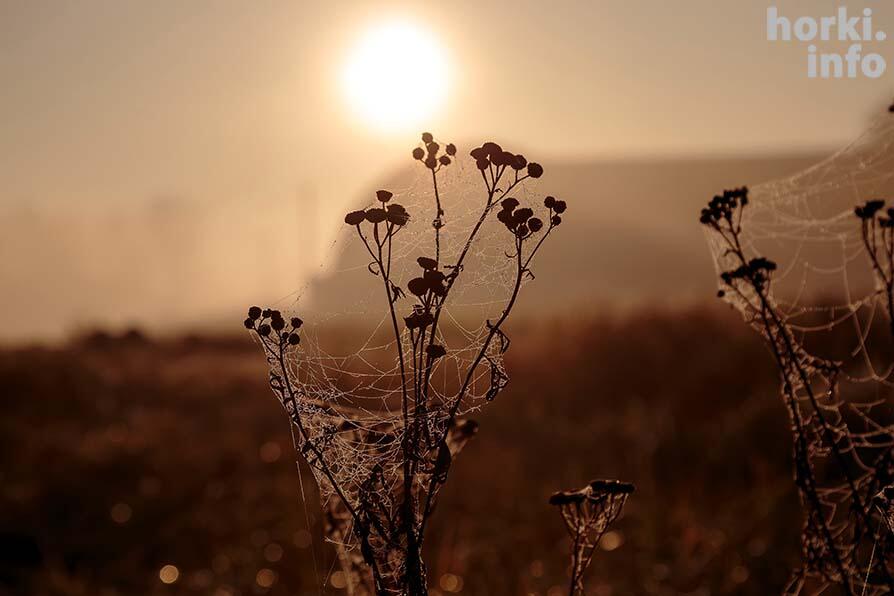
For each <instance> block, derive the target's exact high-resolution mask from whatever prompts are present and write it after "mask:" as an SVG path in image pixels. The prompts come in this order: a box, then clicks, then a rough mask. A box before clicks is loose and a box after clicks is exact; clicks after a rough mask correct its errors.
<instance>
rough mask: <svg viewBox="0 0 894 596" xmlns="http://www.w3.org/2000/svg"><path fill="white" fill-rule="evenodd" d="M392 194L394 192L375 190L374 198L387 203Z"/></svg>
mask: <svg viewBox="0 0 894 596" xmlns="http://www.w3.org/2000/svg"><path fill="white" fill-rule="evenodd" d="M393 196H394V193H392V192H389V191H387V190H377V191H376V198H377V199H378V200H379V201H381V202H382V203H387V202H388V201H390V200H391V197H393Z"/></svg>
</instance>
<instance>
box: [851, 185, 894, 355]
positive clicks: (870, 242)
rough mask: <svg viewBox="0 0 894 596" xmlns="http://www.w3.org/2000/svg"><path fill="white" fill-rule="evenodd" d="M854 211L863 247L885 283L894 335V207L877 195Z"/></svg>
mask: <svg viewBox="0 0 894 596" xmlns="http://www.w3.org/2000/svg"><path fill="white" fill-rule="evenodd" d="M854 214H855V215H856V216H857V218H858V219H859V220H860V228H861V234H862V237H863V247H864V249H865V250H866V255H867V256H868V257H869V262H870V263H871V264H872V270H873V272H874V273H875V276H876V279H877V280H878V283H879V285H880V286H881V288H880V290H879V291H880V292H881V293H882V294H883V296H884V300H885V310H886V311H887V313H888V321H889V324H890V328H891V337H892V339H894V207H889V208H888V209H887V211H885V201H884V200H883V199H873V200H871V201H867V202H866V203H865V204H864V205H862V206H857V207H855V208H854Z"/></svg>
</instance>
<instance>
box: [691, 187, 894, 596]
mask: <svg viewBox="0 0 894 596" xmlns="http://www.w3.org/2000/svg"><path fill="white" fill-rule="evenodd" d="M749 205H750V202H749V190H748V189H747V188H740V189H735V190H729V191H725V192H724V193H723V194H722V195H719V196H716V197H714V198H713V199H712V200H711V201H710V203H709V204H708V206H707V207H706V208H705V209H703V210H702V212H701V217H700V222H701V223H702V224H703V225H704V226H706V227H707V228H708V229H709V230H710V233H711V235H712V239H713V240H714V241H716V242H717V244H718V247H719V248H718V253H719V254H720V259H719V262H722V263H724V264H726V265H728V266H729V267H730V268H728V269H726V270H723V271H721V273H720V279H721V290H720V292H719V295H720V296H721V297H724V298H727V299H728V300H730V301H731V302H732V303H734V304H735V305H736V306H738V307H739V308H740V310H742V312H743V313H744V314H745V316H746V319H747V320H748V322H749V323H751V324H752V325H753V326H755V327H756V328H757V329H759V330H760V332H761V333H762V335H763V336H764V338H765V339H766V340H767V344H768V345H769V347H770V350H771V352H772V354H773V357H774V360H775V363H776V365H777V367H778V369H779V371H780V374H781V378H782V395H783V400H784V403H785V406H786V408H787V411H788V415H789V420H790V423H791V431H792V436H793V456H794V464H795V466H794V467H795V472H794V479H795V485H796V486H797V489H798V492H799V494H800V498H801V502H802V505H803V507H804V509H805V514H806V515H805V522H804V528H803V534H802V549H803V556H804V564H803V567H802V568H801V569H799V570H797V571H796V572H795V573H794V574H793V577H792V580H791V582H790V584H789V586H788V587H787V590H786V592H787V593H799V592H801V591H803V590H805V589H806V590H808V592H809V593H819V592H820V591H823V590H825V589H826V588H828V587H830V586H837V587H838V588H839V589H840V590H841V591H842V592H843V593H845V594H866V593H872V594H881V593H889V592H891V591H892V590H894V578H892V572H891V559H890V558H888V557H886V556H881V557H879V556H875V544H876V542H877V540H878V539H879V538H880V537H879V534H878V527H879V521H878V520H875V519H873V518H874V516H877V515H878V514H879V513H880V512H883V513H884V515H882V517H883V518H885V519H887V515H888V512H889V511H890V508H889V507H888V506H887V501H884V500H883V498H884V496H885V495H886V494H887V493H885V492H884V491H882V489H883V488H884V487H886V486H889V485H890V484H891V482H892V479H894V461H892V455H894V454H892V448H894V425H892V424H891V422H890V416H888V415H887V414H886V412H885V411H884V409H883V408H879V406H880V405H882V404H883V402H884V400H878V399H873V400H870V401H856V400H849V399H846V398H845V397H844V396H843V395H842V390H841V379H842V378H843V377H847V373H846V371H845V369H844V365H843V363H842V362H840V361H833V360H831V359H827V358H821V357H818V356H816V355H815V354H814V353H813V352H812V350H811V349H809V348H808V346H807V344H805V340H806V338H807V336H808V335H809V333H810V332H813V331H816V330H818V329H819V330H834V329H835V325H834V320H833V323H824V324H821V325H820V324H815V325H813V326H812V327H807V326H806V325H798V324H796V323H795V322H794V321H795V318H796V315H797V314H800V313H799V312H798V311H796V310H795V309H793V308H791V307H789V308H788V309H786V308H783V307H782V306H781V305H780V303H779V302H778V301H777V300H776V299H775V297H774V294H773V291H772V287H773V284H774V280H775V275H776V273H777V271H778V266H777V264H776V263H775V262H773V261H771V260H769V259H767V258H766V257H764V256H762V255H755V254H749V250H751V249H752V248H753V247H752V246H751V245H749V244H747V243H746V241H744V240H743V223H742V222H743V214H744V213H746V210H747V209H748V208H749ZM882 206H883V204H882V203H881V202H880V201H870V202H869V203H867V204H866V205H865V206H862V207H858V208H857V209H856V214H857V216H858V217H859V218H860V221H861V225H862V237H863V240H864V243H865V250H866V252H867V254H868V256H869V258H870V260H871V262H872V264H873V269H874V270H875V272H876V274H877V275H878V277H879V281H880V283H881V285H882V288H881V290H880V292H883V293H885V292H886V293H887V296H886V300H885V301H886V303H887V305H888V311H887V313H888V316H889V317H890V316H891V310H890V304H891V255H892V250H891V246H892V244H891V224H890V223H889V222H890V219H887V218H885V219H877V217H876V216H877V214H878V212H879V211H880V210H881V208H882ZM826 227H827V228H828V227H829V226H828V224H827V226H826ZM861 306H862V303H858V304H857V305H856V306H854V307H852V308H851V311H852V312H853V311H856V310H857V309H858V308H860V307H861ZM892 334H894V326H892ZM867 335H868V332H867ZM862 341H864V342H865V341H866V338H865V337H863V338H862ZM861 347H863V349H864V350H865V343H864V344H861ZM877 381H878V383H879V384H880V385H881V386H887V381H886V379H885V378H884V376H882V377H879V378H878V379H877ZM880 491H882V492H881V495H882V500H880V499H879V498H875V499H873V497H874V496H875V495H876V494H877V493H879V492H880ZM873 504H875V507H873ZM880 504H881V505H882V507H880V506H879V505H880ZM884 540H887V538H885V539H884ZM870 549H871V554H870ZM883 552H884V549H883ZM867 565H868V567H869V569H868V570H867Z"/></svg>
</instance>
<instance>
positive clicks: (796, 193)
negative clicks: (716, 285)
mask: <svg viewBox="0 0 894 596" xmlns="http://www.w3.org/2000/svg"><path fill="white" fill-rule="evenodd" d="M891 197H894V115H891V114H886V115H885V116H884V117H881V118H879V119H877V120H876V121H875V122H874V123H873V124H872V125H871V127H870V128H869V130H868V131H866V132H865V133H864V134H863V135H862V136H861V137H860V138H858V139H857V140H856V141H855V142H853V143H852V144H850V145H849V146H847V147H845V148H844V149H842V150H841V151H839V152H837V153H836V154H834V155H832V156H831V157H829V158H828V159H826V160H825V161H823V162H821V163H819V164H817V165H816V166H814V167H812V168H810V169H808V170H806V171H804V172H802V173H799V174H797V175H794V176H792V177H790V178H786V179H783V180H777V181H772V182H769V183H766V184H761V185H759V186H756V187H753V188H751V189H750V190H749V192H748V193H747V207H742V208H741V211H740V212H739V213H738V214H739V215H740V216H741V228H740V229H741V234H740V240H741V248H742V252H743V253H744V255H745V256H746V260H748V259H754V258H758V257H764V258H766V259H769V260H771V261H772V262H773V263H775V264H776V268H775V270H772V269H771V270H770V271H772V273H771V281H770V282H769V284H768V285H767V289H766V297H767V300H768V308H769V310H770V311H771V312H773V313H775V314H776V315H778V321H779V324H778V326H775V325H773V324H769V325H768V323H767V318H765V317H764V316H762V314H765V312H766V311H763V313H762V308H761V306H760V304H761V302H760V296H759V292H758V291H756V290H755V288H754V287H747V284H740V285H735V282H734V283H733V284H730V283H728V282H727V283H722V284H721V290H722V293H723V296H724V298H725V300H727V301H728V302H729V303H730V304H731V305H732V306H733V307H735V308H736V309H738V310H739V311H740V312H741V313H742V315H743V317H744V318H745V320H746V322H748V323H749V324H750V325H752V326H753V327H754V328H755V329H757V330H758V331H759V332H760V333H761V334H762V335H763V336H764V338H765V339H766V340H767V342H768V343H769V344H770V345H771V346H772V347H773V348H774V350H776V353H778V352H784V354H783V357H782V358H781V359H779V360H778V361H777V364H779V366H780V369H781V376H782V384H783V394H784V397H786V396H789V395H790V396H791V398H792V399H791V401H792V408H791V409H790V415H791V416H792V424H793V429H795V428H796V427H797V428H799V429H801V430H799V431H798V433H800V434H798V433H796V436H801V437H802V438H804V441H803V443H802V442H799V441H796V442H795V459H796V478H795V479H796V482H797V484H798V486H799V490H800V491H801V492H802V500H803V501H804V502H805V508H807V509H808V513H807V516H806V517H807V520H806V522H805V529H804V535H803V540H802V545H803V548H804V558H805V567H804V569H803V570H801V571H799V572H797V573H796V574H795V577H794V579H793V581H792V585H791V586H790V588H789V589H790V591H792V592H796V591H799V590H801V589H807V590H808V591H810V593H814V592H812V591H811V590H819V589H820V588H823V587H825V586H828V585H829V584H838V585H847V590H846V592H847V593H861V592H862V593H888V591H889V590H890V589H891V585H892V583H891V578H890V569H891V566H890V563H891V559H890V557H889V559H888V560H884V559H882V560H878V561H876V565H877V567H874V568H873V569H871V570H870V571H871V574H870V575H869V576H867V577H868V579H867V578H864V577H862V576H863V574H865V571H866V565H867V559H869V553H868V547H867V543H868V545H869V546H871V545H872V543H873V541H874V539H875V536H874V535H873V531H872V528H871V527H869V526H870V523H869V518H870V516H871V515H872V511H871V508H870V507H869V504H870V503H871V501H872V497H873V495H875V494H876V493H878V492H879V491H880V490H881V489H883V488H884V487H885V486H888V485H890V484H891V482H892V480H894V468H892V462H891V460H892V447H894V425H892V423H894V409H892V398H894V390H892V388H894V375H892V371H894V347H892V346H894V325H892V323H891V312H890V305H889V303H888V300H889V296H888V293H887V292H886V288H885V284H884V283H883V279H882V278H881V277H880V275H878V274H877V272H876V270H875V269H874V268H873V265H872V262H871V260H870V258H869V256H868V254H867V251H866V244H865V242H864V236H863V228H862V227H861V220H860V219H859V218H858V217H857V216H856V215H855V207H856V206H860V205H864V204H865V203H866V202H867V201H870V200H874V199H885V198H887V199H888V206H894V204H892V202H891V200H890V199H891ZM733 224H734V220H733ZM707 229H708V231H707V239H708V244H709V246H710V250H711V252H712V255H713V257H714V262H715V266H716V269H717V273H718V274H723V273H724V272H731V271H734V270H736V268H737V267H740V266H741V265H743V264H744V263H743V261H742V259H741V258H740V256H739V255H737V254H736V253H735V251H733V250H731V249H730V244H729V243H728V241H727V239H725V238H724V237H723V236H722V235H721V234H720V233H718V231H717V230H716V229H711V228H707ZM887 271H888V275H889V276H890V264H889V265H887ZM731 289H732V290H733V291H731ZM786 399H787V397H786ZM814 481H815V486H813V485H812V483H813V482H814ZM814 488H815V489H816V490H815V494H816V499H815V501H814V502H812V503H808V501H810V499H809V498H808V496H809V493H810V492H811V490H813V489H814ZM830 543H834V546H831V545H830ZM885 551H886V552H888V553H890V552H891V551H892V549H890V548H887V549H883V552H885ZM836 559H840V562H839V563H837V564H833V562H834V561H835V560H836ZM861 568H862V573H861ZM842 570H843V571H842ZM857 577H861V579H860V580H856V578H857ZM864 580H865V583H864ZM811 581H813V582H814V583H813V584H811V583H810V582H811Z"/></svg>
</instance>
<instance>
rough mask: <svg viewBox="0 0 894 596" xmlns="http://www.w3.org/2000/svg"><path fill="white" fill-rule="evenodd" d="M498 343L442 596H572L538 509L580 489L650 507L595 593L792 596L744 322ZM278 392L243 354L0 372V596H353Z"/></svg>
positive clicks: (192, 341)
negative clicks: (622, 491)
mask: <svg viewBox="0 0 894 596" xmlns="http://www.w3.org/2000/svg"><path fill="white" fill-rule="evenodd" d="M236 324H238V323H236ZM234 326H235V325H234ZM509 332H510V335H511V336H512V338H513V343H512V349H511V350H510V352H509V354H508V366H509V370H510V373H511V375H512V380H511V383H510V386H509V388H508V389H507V391H506V392H504V393H503V394H502V395H501V396H500V397H499V398H498V400H497V401H496V403H494V404H493V405H492V406H491V407H490V408H489V409H488V410H487V411H486V412H484V413H483V414H481V415H480V416H478V420H479V421H480V422H481V425H482V426H481V432H480V433H479V436H478V438H476V439H475V440H474V441H473V442H472V443H471V444H470V445H469V446H468V447H467V448H466V450H465V451H464V452H463V454H462V455H461V457H460V459H459V460H458V461H457V464H456V465H455V466H454V468H453V471H452V475H451V479H450V481H449V482H448V484H447V489H446V490H445V493H444V497H443V499H442V501H441V503H440V506H439V507H440V509H439V511H438V512H437V513H436V515H435V520H434V521H435V524H434V527H433V529H432V530H431V531H430V532H429V534H428V537H427V540H428V542H427V544H426V552H427V557H426V558H427V560H428V562H429V567H430V569H429V571H430V579H431V584H432V585H433V586H435V587H437V588H438V590H437V591H436V592H435V594H437V592H438V591H440V592H441V593H443V594H446V593H450V592H451V591H458V592H460V593H463V594H482V595H483V594H492V595H500V594H513V595H514V594H540V595H548V596H553V595H558V594H561V593H565V592H566V588H565V582H566V576H565V568H566V565H567V548H568V545H567V544H566V542H565V539H564V531H563V528H562V524H561V522H560V519H559V517H558V513H557V512H556V511H553V510H551V509H550V507H549V506H548V505H547V503H546V499H547V497H548V496H549V494H550V493H551V492H552V491H553V490H556V489H559V488H576V487H577V486H578V485H582V484H583V483H584V482H585V481H587V480H589V479H590V478H591V477H617V478H621V479H624V480H629V481H632V482H634V483H636V485H637V487H638V490H637V492H636V494H635V495H634V496H633V497H632V498H631V500H630V501H629V503H628V507H627V510H626V515H625V516H624V518H623V519H622V520H620V521H619V523H618V524H617V526H616V528H615V530H616V531H615V532H613V533H611V534H609V535H607V536H606V538H605V539H604V542H603V546H604V547H605V548H604V552H600V553H598V555H597V557H596V559H595V561H594V565H593V567H592V568H591V570H590V573H589V574H588V578H589V593H590V594H592V595H597V596H608V595H611V594H615V595H627V594H693V595H696V594H697V595H703V596H707V595H708V594H754V595H758V594H760V595H764V594H769V593H779V591H780V589H781V587H782V585H783V583H784V582H785V580H786V578H787V576H788V571H789V569H791V567H792V566H793V565H794V564H795V561H796V560H797V558H798V546H797V545H798V532H799V529H800V514H799V510H798V504H797V501H796V497H795V494H794V491H793V487H792V482H791V480H790V477H791V476H790V470H789V469H790V463H789V444H788V433H787V430H786V426H787V424H786V417H785V412H784V410H783V408H782V405H781V403H780V400H779V399H778V397H777V388H776V383H777V378H776V374H775V372H774V368H773V366H772V363H771V361H770V357H769V354H768V353H767V352H766V351H765V349H764V348H763V346H762V345H761V342H760V340H759V338H757V337H756V336H755V335H753V334H752V332H750V331H749V330H748V329H746V328H745V326H744V324H743V323H742V322H741V320H740V319H739V318H738V317H737V315H736V314H734V313H732V312H730V311H728V310H726V309H724V308H721V307H719V306H718V307H715V306H710V307H708V306H704V305H700V306H693V307H690V308H686V309H676V310H662V311H653V310H639V311H636V312H633V313H630V314H625V315H623V317H616V316H612V315H610V314H606V315H604V316H598V315H597V316H593V317H590V318H588V319H586V320H577V319H571V318H567V319H564V320H540V321H532V320H528V321H527V322H517V323H516V324H515V325H513V326H511V327H510V329H509ZM265 373H266V366H265V363H264V361H263V358H262V356H261V354H260V353H259V351H258V350H257V349H256V347H255V346H254V345H253V344H252V343H251V342H250V340H249V338H248V337H247V334H246V336H244V337H243V336H235V337H233V338H230V339H221V338H216V339H210V338H200V337H189V338H180V339H176V340H174V339H169V340H164V341H154V340H150V339H147V338H146V337H144V336H142V335H141V334H140V333H138V332H133V333H131V334H129V335H126V336H122V337H109V336H106V335H103V334H94V335H92V336H89V337H85V338H81V339H79V340H77V341H72V342H70V343H69V344H67V345H65V346H63V347H59V348H37V347H35V348H19V349H7V350H5V351H3V352H2V353H0V386H2V387H3V390H2V393H3V395H4V399H3V406H4V410H5V411H4V414H3V416H2V419H0V460H2V464H0V593H3V594H48V595H53V594H59V595H63V594H64V595H69V594H71V595H75V594H85V595H86V594H90V595H112V594H118V595H130V594H215V595H217V596H227V595H230V596H232V595H236V594H241V595H251V594H271V595H280V594H281V595H285V594H289V595H295V594H300V595H304V594H307V595H312V594H319V593H321V592H322V593H331V594H336V593H342V592H341V591H339V590H337V589H336V588H335V587H333V586H332V585H330V586H328V587H327V588H325V589H322V590H321V589H319V588H318V584H319V580H322V579H323V578H325V577H327V576H329V572H330V571H332V570H334V569H335V568H336V567H334V566H333V552H332V551H331V549H330V548H329V547H328V546H325V545H323V544H322V542H321V525H320V523H319V522H318V516H317V507H316V504H315V496H314V494H313V491H312V489H311V487H312V482H311V481H310V479H309V476H305V479H304V487H305V491H306V493H307V496H308V506H307V517H305V508H304V506H303V505H302V503H301V499H300V488H299V477H298V474H296V472H295V466H294V463H293V458H292V454H291V451H290V449H291V447H290V439H289V431H288V427H287V425H286V419H285V417H284V416H283V415H282V413H281V411H280V407H279V405H278V404H277V403H276V401H275V399H274V398H273V396H272V394H271V393H270V392H269V391H268V389H267V387H266V382H265V380H266V378H265ZM705 446H708V447H707V449H706V448H705ZM308 521H309V526H308ZM165 565H174V566H176V568H177V573H176V574H175V573H174V572H173V570H172V569H171V568H168V569H166V571H165V573H163V574H162V575H164V576H165V577H166V578H167V579H169V580H170V579H172V578H173V577H174V576H175V575H176V581H174V583H171V584H164V583H163V582H162V581H161V579H160V575H159V572H160V569H161V568H162V567H163V566H165ZM266 570H269V571H266ZM339 579H340V578H339V577H338V576H337V575H336V576H334V577H332V578H331V580H332V581H331V582H330V584H335V585H338V584H339V581H338V580H339ZM268 586H269V587H268ZM556 586H561V591H558V590H559V588H557V587H556Z"/></svg>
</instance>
